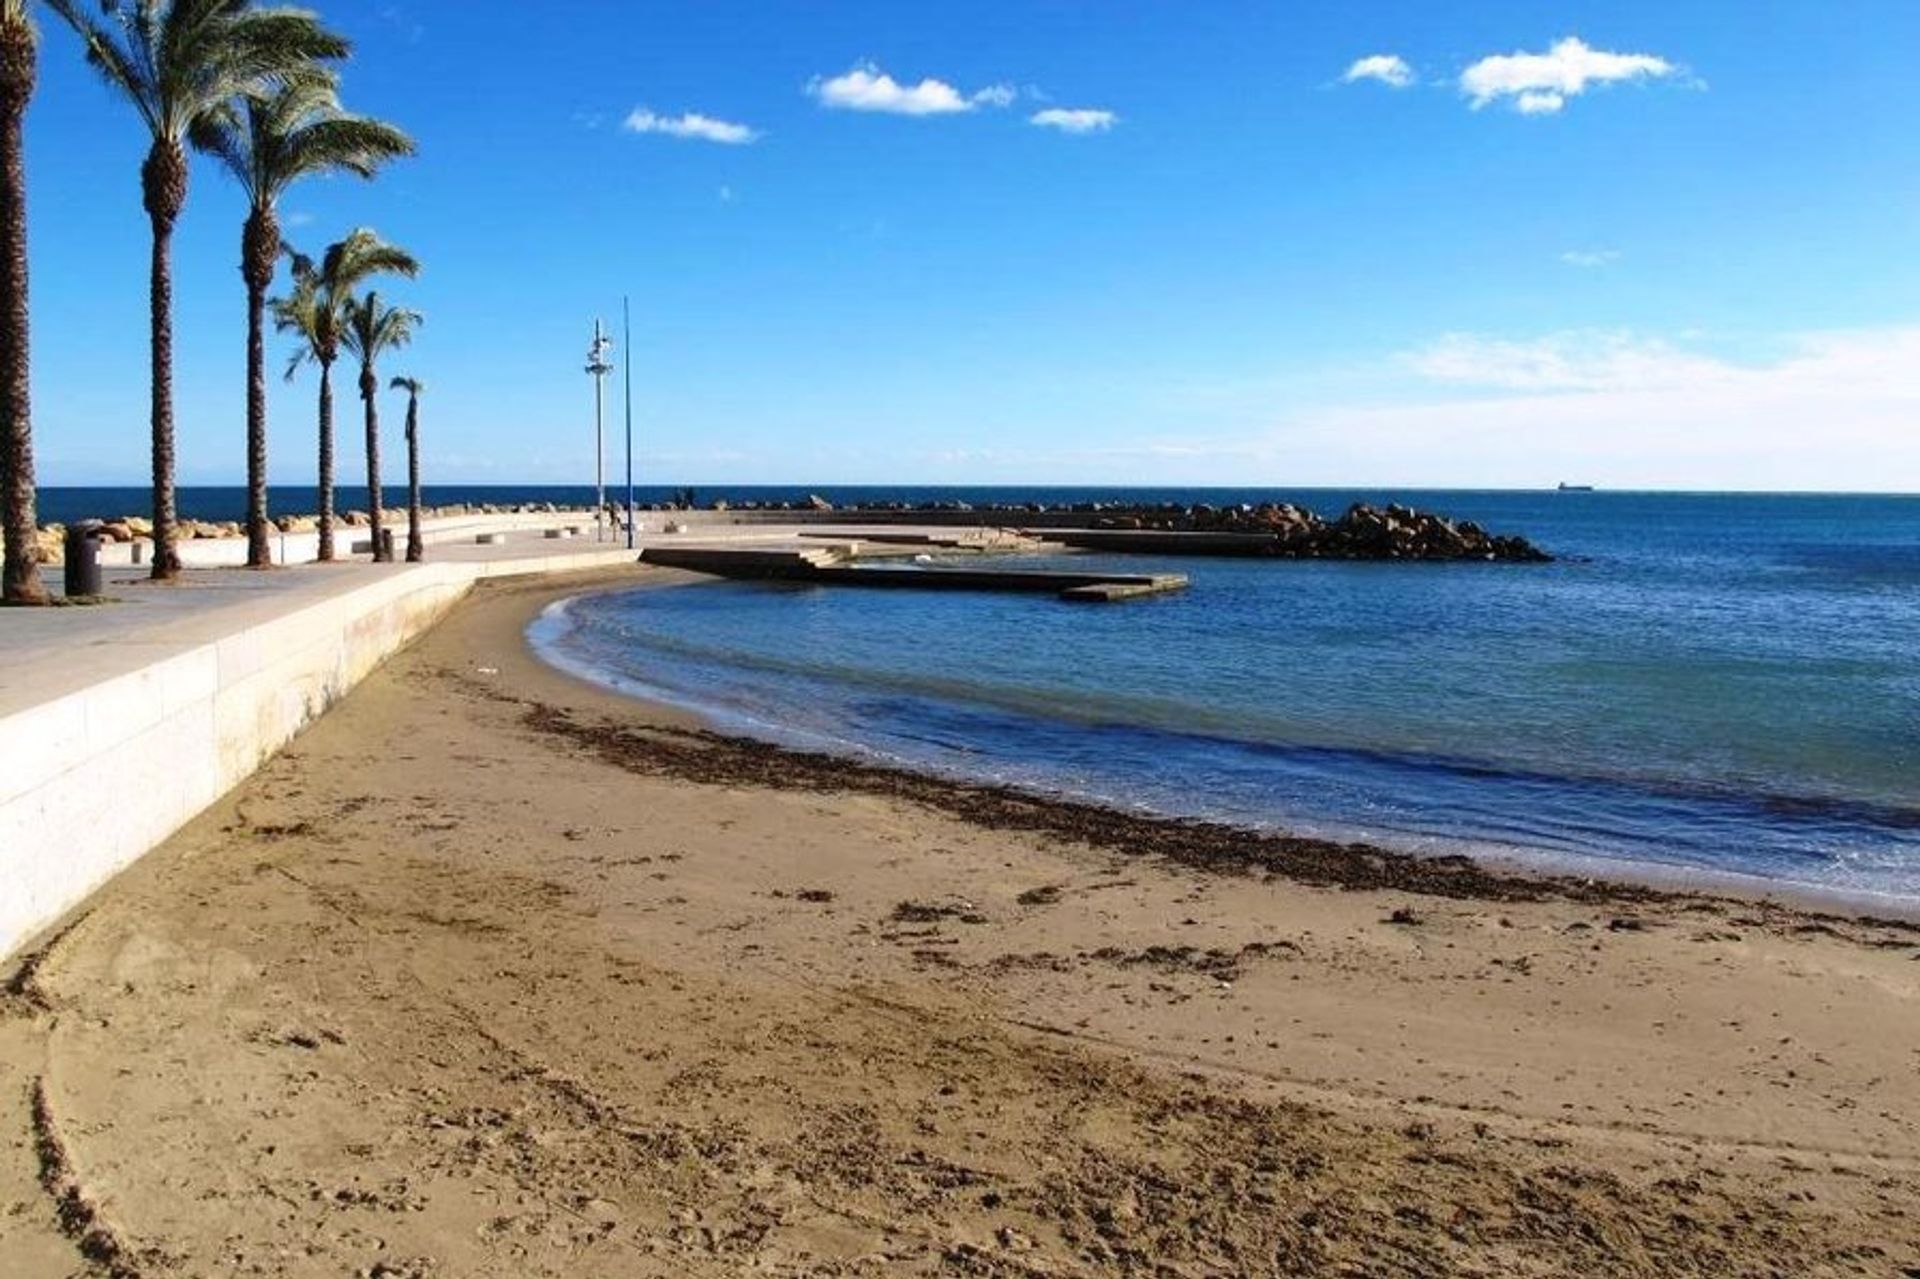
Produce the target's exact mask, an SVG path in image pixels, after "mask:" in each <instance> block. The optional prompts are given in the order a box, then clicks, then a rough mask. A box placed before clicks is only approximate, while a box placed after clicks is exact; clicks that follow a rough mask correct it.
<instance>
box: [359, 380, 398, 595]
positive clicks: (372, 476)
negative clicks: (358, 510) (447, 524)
mask: <svg viewBox="0 0 1920 1279" xmlns="http://www.w3.org/2000/svg"><path fill="white" fill-rule="evenodd" d="M378 386H379V380H378V379H377V378H375V377H374V375H373V365H371V364H368V363H362V364H361V365H360V398H361V399H362V400H364V401H366V405H367V518H368V520H369V522H370V523H371V525H372V532H373V562H374V563H375V564H389V563H392V561H393V557H392V556H391V555H389V554H388V553H387V548H386V547H384V546H382V545H381V544H380V543H381V537H380V534H381V531H382V530H383V529H385V528H386V522H385V521H384V520H382V519H381V518H380V402H379V396H377V395H375V394H374V392H375V390H376V389H377V388H378Z"/></svg>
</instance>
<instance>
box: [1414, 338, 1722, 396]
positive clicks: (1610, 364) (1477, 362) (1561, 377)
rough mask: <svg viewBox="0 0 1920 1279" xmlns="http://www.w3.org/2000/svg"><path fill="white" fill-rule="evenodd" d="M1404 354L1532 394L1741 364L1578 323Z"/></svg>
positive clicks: (1459, 375)
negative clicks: (1540, 333) (1548, 331)
mask: <svg viewBox="0 0 1920 1279" xmlns="http://www.w3.org/2000/svg"><path fill="white" fill-rule="evenodd" d="M1402 358H1403V360H1404V362H1405V363H1406V365H1407V367H1409V368H1411V369H1412V370H1413V371H1414V372H1415V373H1417V374H1419V375H1420V376H1421V377H1424V378H1428V379H1430V380H1432V381H1436V382H1451V383H1457V384H1460V385H1463V386H1473V387H1480V388H1497V389H1502V390H1512V391H1530V392H1553V391H1605V390H1627V389H1632V390H1647V389H1649V388H1653V387H1665V386H1677V385H1683V384H1688V383H1695V384H1697V383H1700V382H1702V381H1710V380H1716V379H1719V378H1722V377H1724V376H1726V375H1727V374H1729V373H1730V372H1732V371H1733V370H1734V369H1735V367H1736V366H1733V365H1728V364H1725V363H1722V362H1721V361H1718V360H1715V359H1713V358H1712V357H1709V356H1705V355H1699V354H1694V353H1691V352H1688V351H1686V350H1684V349H1682V348H1680V347H1677V346H1675V345H1673V344H1672V343H1671V342H1668V341H1667V340H1665V339H1663V338H1650V337H1642V336H1639V335H1637V334H1634V333H1632V332H1629V331H1626V330H1616V329H1573V330H1569V331H1567V332H1563V333H1552V334H1548V335H1546V336H1545V337H1538V338H1528V339H1522V340H1514V339H1507V338H1493V337H1485V336H1482V335H1480V334H1473V333H1449V334H1446V335H1445V336H1443V337H1441V338H1440V339H1438V340H1437V341H1435V342H1432V343H1430V344H1428V345H1427V346H1425V347H1422V348H1420V349H1419V350H1416V351H1411V352H1408V353H1407V354H1406V355H1405V356H1403V357H1402Z"/></svg>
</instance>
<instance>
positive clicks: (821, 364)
mask: <svg viewBox="0 0 1920 1279" xmlns="http://www.w3.org/2000/svg"><path fill="white" fill-rule="evenodd" d="M321 8H322V12H323V13H324V14H325V16H326V17H327V19H328V20H329V21H330V22H331V23H332V24H333V25H334V26H336V27H337V28H339V29H340V30H342V31H343V32H345V33H346V34H348V35H349V36H350V37H352V38H353V39H354V40H355V42H356V44H357V46H358V52H357V55H356V57H355V58H354V60H353V62H352V64H351V65H350V66H349V68H348V69H347V74H346V85H345V91H344V96H345V98H346V100H347V101H348V104H349V105H350V106H352V107H354V108H355V109H358V110H362V111H366V112H370V113H373V114H376V115H380V116H383V117H385V118H387V119H390V120H393V121H394V122H396V123H399V124H401V125H403V126H404V127H406V128H408V129H409V130H410V131H412V132H413V133H414V135H415V136H416V138H417V139H418V141H419V143H420V148H421V154H420V156H419V157H418V158H417V159H415V160H412V161H408V162H405V163H403V164H401V165H399V166H396V167H395V168H394V169H392V170H391V171H390V172H389V173H388V174H386V175H385V176H383V177H382V178H380V179H379V180H378V181H376V182H374V183H371V184H363V183H360V182H358V181H355V180H351V179H335V180H327V181H322V182H312V183H308V184H305V185H302V186H298V187H296V188H294V190H293V191H292V192H291V193H290V194H289V195H288V197H287V199H286V201H285V204H284V210H285V214H286V220H287V222H288V223H289V226H288V235H289V237H290V238H291V239H293V240H295V241H296V242H297V243H299V244H301V245H302V246H303V247H306V248H309V249H318V248H320V247H321V246H322V245H324V243H325V242H326V241H328V240H331V239H334V238H337V237H338V236H339V235H340V234H342V233H343V232H345V231H346V230H348V229H349V228H351V227H352V226H355V225H360V224H365V225H371V226H373V227H375V228H377V229H378V230H380V231H381V232H382V233H383V234H385V235H387V236H389V237H390V238H393V239H396V240H399V241H400V242H402V243H405V244H407V245H408V246H409V247H411V248H413V249H414V250H415V251H417V252H418V253H419V255H420V256H421V257H422V258H423V260H424V261H425V263H426V266H427V272H426V274H425V275H424V276H423V277H422V279H420V280H419V281H418V282H416V283H411V284H404V283H403V284H397V285H395V286H394V287H393V288H392V290H391V292H392V295H393V296H395V297H396V298H403V299H404V300H405V301H407V302H408V303H410V304H412V305H415V306H417V307H418V308H420V309H421V310H423V311H425V312H426V314H427V317H428V323H427V326H426V328H425V329H424V330H423V332H422V334H421V337H420V340H419V342H418V344H417V346H416V347H415V348H414V349H413V350H412V351H410V352H408V353H407V354H405V355H404V356H403V357H402V358H401V359H400V360H399V361H397V362H396V363H395V364H394V365H393V367H392V368H391V369H390V370H388V371H389V372H400V371H406V372H410V373H414V374H417V375H418V376H421V377H424V378H425V379H427V380H428V382H429V383H430V391H429V395H428V399H427V401H426V403H425V406H424V414H425V420H426V432H427V436H428V440H429V477H430V479H438V480H443V481H474V482H486V481H499V482H514V481H522V480H527V481H549V480H551V481H567V480H586V479H589V478H590V473H591V465H592V417H591V406H592V396H591V387H590V383H589V379H588V378H587V377H586V376H585V375H584V374H583V373H582V372H581V371H580V365H581V363H582V358H583V356H584V354H585V349H586V345H587V339H588V337H589V336H590V333H591V326H592V321H593V319H594V317H595V316H596V315H599V316H602V317H604V318H606V319H608V320H609V321H612V322H615V323H616V324H617V321H618V312H619V306H620V297H621V294H622V293H623V292H628V293H631V294H632V296H633V301H634V327H635V332H634V338H635V346H636V348H637V349H636V350H635V351H634V352H632V353H629V352H627V351H626V350H624V349H622V350H620V351H618V352H617V354H616V359H617V360H619V361H621V362H624V361H625V360H626V359H627V358H628V357H629V354H631V355H632V357H633V360H634V369H633V372H634V382H635V408H636V421H637V429H638V433H639V436H640V439H641V444H642V452H641V456H640V463H639V465H640V473H641V475H642V477H643V478H646V479H650V480H655V481H659V482H685V483H695V484H700V483H708V484H711V483H725V482H731V483H754V482H771V483H797V484H830V483H834V482H840V483H854V482H879V483H884V482H891V481H897V482H924V483H996V482H1004V483H1022V482H1033V483H1075V482H1086V483H1102V484H1108V483H1129V482H1132V483H1224V484H1265V483H1273V484H1284V485H1298V484H1378V485H1394V484H1431V485H1463V486H1475V485H1491V486H1505V485H1522V486H1524V485H1539V484H1551V483H1553V482H1554V481H1556V480H1559V479H1562V478H1571V479H1578V480H1586V481H1592V482H1595V483H1600V484H1606V485H1618V486H1644V487H1682V488H1874V489H1901V490H1920V252H1917V251H1916V250H1920V164H1917V163H1916V160H1917V159H1920V129H1916V128H1915V127H1914V122H1915V121H1916V120H1920V77H1916V76H1915V75H1914V74H1913V72H1912V55H1913V52H1914V50H1916V49H1920V5H1916V4H1914V3H1912V0H1848V3H1846V4H1832V3H1826V2H1825V0H1794V2H1787V0H1727V2H1725V3H1715V2H1711V0H1690V2H1689V3H1686V4H1675V3H1671V2H1669V0H1661V2H1657V3H1655V2H1645V3H1641V2H1636V0H1605V2H1603V3H1601V2H1596V3H1589V4H1577V3H1575V4H1552V3H1542V2H1541V0H1514V2H1513V3H1504V4H1503V3H1476V4H1474V5H1471V6H1467V5H1442V4H1433V3H1429V2H1427V0H1406V2H1404V3H1368V2H1365V0H1354V2H1353V3H1337V4H1336V3H1325V4H1305V3H1289V4H1281V3H1277V2H1274V0H1268V2H1266V3H1252V2H1242V3H1231V2H1219V3H1205V4H1175V3H1168V2H1166V0H1159V2H1155V3H1147V2H1134V0H1115V2H1112V3H1093V2H1092V0H1080V2H1069V0H1026V2H1018V3H1016V2H1015V0H965V2H960V0H954V2H949V0H915V2H914V3H912V4H902V3H898V2H897V0H871V2H867V0H861V2H844V3H830V2H828V0H812V2H810V3H801V2H799V0H737V2H722V0H713V2H708V3H699V4H666V3H644V4H642V3H607V2H606V0H601V2H600V3H587V2H586V0H545V2H543V3H541V4H537V5H533V4H513V5H511V6H508V5H505V4H500V5H491V4H490V5H481V6H474V5H455V4H452V3H449V2H447V0H431V2H430V0H401V2H399V3H385V0H370V2H368V3H338V2H336V3H332V4H326V5H322V6H321ZM509 9H510V11H511V13H512V17H511V18H510V19H509V18H506V17H504V16H496V15H504V14H505V13H506V12H508V11H509ZM476 15H478V16H476ZM42 26H43V40H42V45H43V53H42V75H41V84H40V91H39V94H38V96H37V98H36V100H35V103H34V107H33V110H32V113H31V115H30V117H29V121H28V148H29V181H30V184H31V188H30V199H31V214H32V219H33V221H32V228H31V234H32V236H33V241H32V257H33V273H34V274H33V286H34V296H33V307H34V318H35V348H34V364H35V375H36V384H35V395H36V444H37V448H38V452H39V457H40V467H41V477H42V480H43V482H46V483H52V484H62V483H66V484H73V483H111V482H137V481H139V480H140V479H141V478H142V476H143V475H144V456H145V449H146V396H147V375H146V325H145V307H146V254H147V233H146V223H145V219H144V216H143V215H142V213H141V211H140V206H139V191H138V177H137V172H138V165H139V160H140V156H141V154H142V151H143V142H142V137H141V134H140V130H139V128H138V125H137V122H136V120H135V118H134V117H133V115H132V114H131V113H130V112H129V111H128V110H126V109H125V108H124V107H123V106H122V105H121V104H120V103H118V102H115V101H114V100H112V99H111V98H110V97H109V96H108V94H107V92H106V90H105V89H104V88H103V87H102V86H100V85H99V84H98V83H96V82H95V81H94V80H93V78H92V73H91V72H89V71H88V70H87V69H86V68H85V67H84V66H83V65H82V64H81V61H80V58H79V54H78V48H77V42H76V41H75V40H74V39H73V37H72V35H71V33H70V32H68V31H67V30H66V29H65V28H64V27H61V26H59V25H58V24H57V22H56V21H55V20H53V19H51V18H50V17H48V18H45V19H43V22H42ZM1570 39H1572V40H1577V41H1578V42H1579V43H1577V44H1568V43H1566V42H1567V41H1569V40H1570ZM1516 55H1522V56H1516ZM1395 59H1397V61H1392V60H1395ZM1489 59H1491V61H1489ZM1363 60H1367V61H1363ZM882 77H884V79H883V78H882ZM1048 112H1058V113H1066V114H1060V115H1054V116H1046V115H1045V114H1044V113H1048ZM1075 113H1078V114H1075ZM1097 113H1106V114H1107V116H1110V117H1111V118H1110V119H1109V118H1106V117H1105V116H1102V115H1101V114H1097ZM690 117H691V118H690ZM1037 117H1038V119H1037ZM1049 120H1051V121H1052V122H1053V123H1051V124H1050V123H1048V121H1049ZM1063 124H1064V125H1077V126H1079V127H1078V128H1077V129H1074V128H1064V127H1060V126H1061V125H1063ZM243 214H244V208H243V206H242V204H241V202H240V200H239V198H238V196H237V195H236V193H235V192H234V191H233V190H232V188H231V186H230V184H229V183H227V182H226V181H225V180H224V177H223V175H221V174H220V173H218V172H217V171H216V170H215V169H214V168H213V167H212V166H211V165H208V164H205V163H198V164H196V167H195V170H194V175H193V189H192V193H191V195H190V197H189V201H188V206H187V210H186V214H185V218H184V220H183V223H182V226H181V229H180V232H179V234H178V237H177V256H176V298H177V303H178V310H177V323H178V337H177V352H178V362H177V368H176V387H177V395H178V406H179V419H180V443H181V455H180V456H181V461H180V477H181V480H182V482H186V483H225V482H234V481H237V480H238V479H239V478H240V476H241V474H242V472H243V453H242V447H241V444H242V439H243V429H244V428H243V403H244V398H243V395H244V386H243V380H242V379H243V355H244V346H243V340H244V328H243V316H244V307H243V302H244V299H243V295H242V292H241V285H240V280H239V276H238V272H237V269H236V262H237V259H238V239H239V225H240V221H241V218H242V216H243ZM273 351H274V360H275V367H276V370H277V368H278V365H279V362H280V358H281V352H282V351H283V348H282V347H281V346H279V345H278V343H277V341H276V342H275V345H274V347H273ZM343 389H344V388H343ZM312 398H313V385H312V382H311V379H310V378H306V379H303V380H302V381H300V382H298V383H296V384H295V385H293V386H290V387H289V386H284V385H282V384H281V383H279V382H278V380H277V378H276V381H275V385H274V388H273V405H272V408H273V419H272V421H273V433H272V439H273V450H274V451H273V466H272V474H273V478H274V480H275V481H276V482H280V483H303V482H310V481H311V478H312V474H313V462H312V444H311V436H312V415H313V403H312ZM341 407H342V414H343V425H347V426H352V425H354V424H355V423H356V422H357V418H355V417H353V416H351V415H352V414H354V413H355V412H357V408H358V405H357V402H354V401H353V400H351V399H350V398H344V397H343V402H342V406H341ZM385 407H386V411H387V414H388V416H389V418H390V420H391V421H392V423H393V424H395V425H397V423H398V419H399V410H400V408H401V404H400V402H399V400H398V398H397V397H393V398H392V399H391V401H390V402H389V403H388V404H387V405H386V406H385ZM356 434H357V432H355V431H353V430H345V431H343V432H342V440H343V445H344V448H343V457H342V472H341V473H342V475H343V476H351V475H352V474H353V473H354V471H355V469H356V468H357V467H358V466H359V457H358V455H359V450H358V447H357V445H356V444H355V442H354V441H355V437H356Z"/></svg>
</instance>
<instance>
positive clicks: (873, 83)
mask: <svg viewBox="0 0 1920 1279" xmlns="http://www.w3.org/2000/svg"><path fill="white" fill-rule="evenodd" d="M807 92H809V93H811V94H812V95H813V96H814V97H815V98H817V99H819V101H820V104H821V105H822V106H827V107H836V108H839V109H841V110H844V111H882V112H886V113H887V114H889V115H957V114H959V113H961V112H965V111H972V110H973V109H975V108H976V107H982V106H987V107H1004V106H1007V105H1008V104H1010V103H1011V102H1013V100H1014V98H1015V97H1017V96H1018V94H1017V93H1016V91H1015V90H1014V88H1013V86H1012V85H1006V84H992V85H988V86H987V87H986V88H984V89H981V90H979V91H978V92H977V93H973V94H965V93H962V92H960V90H958V89H956V88H954V87H953V86H952V85H950V84H948V83H947V82H946V81H944V80H935V79H933V78H932V77H930V76H929V77H928V78H926V79H924V80H922V81H920V83H919V84H911V85H909V84H901V83H900V82H899V81H898V80H895V79H894V78H893V77H892V76H890V75H888V74H887V73H886V72H884V71H882V70H881V69H880V68H879V67H877V66H875V65H874V64H873V63H871V62H867V63H862V64H861V65H859V66H857V67H855V68H853V70H851V71H848V72H847V73H846V74H845V75H837V76H834V77H833V78H832V79H820V78H818V77H816V78H815V79H814V81H813V82H812V83H811V84H809V85H808V86H807Z"/></svg>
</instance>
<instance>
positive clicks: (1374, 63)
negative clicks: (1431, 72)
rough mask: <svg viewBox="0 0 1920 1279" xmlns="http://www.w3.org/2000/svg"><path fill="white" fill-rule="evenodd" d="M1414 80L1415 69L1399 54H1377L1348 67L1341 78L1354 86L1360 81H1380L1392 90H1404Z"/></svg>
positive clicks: (1345, 82)
mask: <svg viewBox="0 0 1920 1279" xmlns="http://www.w3.org/2000/svg"><path fill="white" fill-rule="evenodd" d="M1414 78H1415V77H1414V74H1413V68H1412V67H1410V66H1408V65H1407V61H1406V59H1405V58H1402V57H1401V56H1400V55H1399V54H1397V53H1376V54H1372V55H1370V56H1368V57H1365V58H1361V59H1360V60H1359V61H1357V62H1355V63H1354V64H1353V65H1352V66H1350V67H1348V68H1347V73H1346V74H1345V75H1343V76H1341V77H1340V82H1341V83H1342V84H1353V83H1354V82H1355V81H1358V80H1378V81H1379V82H1380V83H1381V84H1384V85H1387V86H1389V87H1391V88H1395V89H1404V88H1406V87H1407V86H1408V85H1410V84H1412V83H1413V82H1414Z"/></svg>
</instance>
